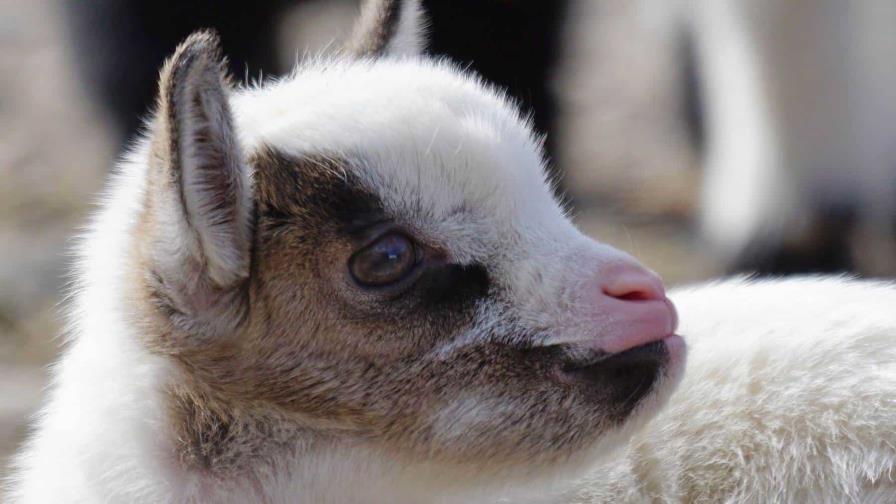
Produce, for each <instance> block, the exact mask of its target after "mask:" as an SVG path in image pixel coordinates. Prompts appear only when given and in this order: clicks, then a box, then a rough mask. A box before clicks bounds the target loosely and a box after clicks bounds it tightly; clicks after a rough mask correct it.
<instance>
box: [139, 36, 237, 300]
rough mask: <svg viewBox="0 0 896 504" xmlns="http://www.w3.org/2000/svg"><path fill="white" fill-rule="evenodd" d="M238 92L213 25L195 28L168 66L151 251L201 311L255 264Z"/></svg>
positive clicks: (152, 189)
mask: <svg viewBox="0 0 896 504" xmlns="http://www.w3.org/2000/svg"><path fill="white" fill-rule="evenodd" d="M229 92H230V84H229V80H228V78H227V75H226V73H225V71H224V60H223V58H222V57H221V49H220V42H219V40H218V37H217V36H216V35H215V34H214V33H212V32H197V33H194V34H193V35H191V36H189V37H188V38H187V39H186V41H184V42H183V43H182V44H181V45H180V46H179V47H178V48H177V50H176V51H175V53H174V55H173V56H172V57H171V58H170V59H169V60H168V61H167V62H166V63H165V66H164V67H163V69H162V74H161V79H160V83H159V99H158V110H157V113H156V116H155V118H154V119H155V121H154V123H153V124H152V128H153V129H152V138H151V152H150V161H149V173H148V177H149V180H148V194H147V209H146V210H147V213H146V215H147V220H148V223H147V226H146V236H145V238H144V239H143V240H142V242H143V257H144V258H145V259H146V260H147V261H148V263H149V268H150V269H151V273H152V277H153V278H156V279H157V282H158V283H159V285H158V286H157V288H158V289H161V290H163V291H164V292H163V293H162V294H164V297H165V299H168V300H170V301H171V303H172V304H175V305H176V306H174V307H173V308H176V310H177V312H179V313H185V314H193V315H198V314H200V313H201V312H202V311H203V310H204V309H207V308H208V307H209V306H211V305H213V304H215V303H216V302H217V301H216V300H217V299H218V298H220V297H221V296H220V294H221V293H222V292H225V291H227V290H229V289H234V288H235V287H236V286H237V285H240V284H242V283H243V282H242V280H244V279H245V278H246V277H247V276H248V274H249V262H250V257H249V255H250V242H251V233H252V230H251V227H252V226H251V213H252V196H251V191H252V189H251V182H250V175H249V173H248V168H247V166H246V163H245V162H244V156H243V152H242V149H241V148H240V146H239V144H238V139H237V136H236V130H235V128H234V124H233V117H232V115H231V112H230V104H229V101H228V94H229Z"/></svg>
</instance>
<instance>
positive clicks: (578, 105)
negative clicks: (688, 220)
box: [561, 0, 896, 275]
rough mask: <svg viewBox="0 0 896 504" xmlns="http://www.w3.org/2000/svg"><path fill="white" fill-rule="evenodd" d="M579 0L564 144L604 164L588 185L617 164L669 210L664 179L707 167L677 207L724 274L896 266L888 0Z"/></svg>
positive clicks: (574, 154)
mask: <svg viewBox="0 0 896 504" xmlns="http://www.w3.org/2000/svg"><path fill="white" fill-rule="evenodd" d="M575 9H576V11H574V13H573V15H572V19H573V21H572V23H573V26H572V27H571V30H572V31H571V33H570V35H569V36H568V37H567V41H568V43H569V46H570V50H571V54H570V56H569V57H568V59H567V66H569V67H570V68H569V71H570V73H571V77H569V81H570V85H571V87H572V88H573V91H572V92H571V93H570V95H571V98H570V103H568V104H567V105H566V107H565V111H564V114H563V115H564V117H566V118H569V124H568V125H566V131H565V135H566V136H567V137H568V138H567V139H566V141H565V144H564V145H565V147H564V148H563V149H561V152H562V154H563V155H564V157H565V159H566V160H568V161H569V163H568V164H570V165H573V166H579V165H581V166H583V168H580V171H582V172H587V171H589V170H590V171H594V172H604V173H608V174H609V175H605V176H604V177H603V178H597V180H598V181H599V182H600V184H590V187H600V186H601V184H605V181H606V180H607V179H609V178H611V177H618V175H617V174H618V173H626V177H628V178H630V179H631V181H630V182H629V190H628V192H629V193H630V195H631V197H630V198H629V199H630V200H635V201H637V202H641V201H644V200H649V201H650V203H651V204H653V205H657V204H660V208H659V213H660V214H669V213H674V212H676V210H677V209H676V208H675V207H674V206H672V207H670V206H669V205H666V206H662V201H663V191H667V192H668V191H669V189H670V187H675V181H676V180H692V179H693V180H695V181H696V180H698V179H700V178H702V184H701V185H702V190H701V192H700V194H699V195H698V194H695V195H693V200H694V201H695V202H696V205H695V207H694V208H693V210H690V209H689V210H686V213H690V212H691V211H693V213H695V214H696V216H695V219H696V221H697V222H698V223H699V229H700V233H701V234H702V236H703V237H704V239H705V240H706V242H707V244H708V245H709V246H710V247H711V248H712V249H713V251H714V252H715V254H716V255H717V256H718V257H719V259H720V260H721V261H722V262H723V264H724V267H725V269H727V270H728V271H730V272H760V273H766V274H786V273H797V272H833V271H855V272H859V273H862V274H867V275H877V274H890V275H892V274H896V244H894V237H896V127H894V124H896V63H894V61H896V60H894V59H893V54H896V30H893V29H892V23H893V20H896V3H894V2H892V1H889V0H868V1H863V2H809V1H796V2H775V1H768V0H759V1H753V0H720V1H715V0H705V1H704V0H683V1H677V2H665V1H656V0H641V1H638V2H625V1H617V0H598V1H595V2H582V3H579V4H576V6H575ZM595 10H597V11H598V14H597V15H593V12H594V11H595ZM595 18H597V19H598V20H599V23H600V25H599V26H598V27H597V28H595V27H592V26H577V25H576V24H575V19H595ZM584 61H592V62H593V63H594V64H593V65H591V66H585V65H583V62H584ZM633 138H637V142H633V141H632V139H633ZM701 165H702V170H699V169H698V168H697V166H701ZM584 166H587V168H584ZM692 173H693V174H696V175H697V176H696V177H695V176H693V175H692ZM670 174H671V177H670ZM580 177H582V178H583V179H587V178H586V177H585V176H584V175H582V176H580ZM593 177H599V176H593ZM670 180H672V181H673V182H672V183H669V181H670ZM583 185H585V186H586V190H587V187H588V186H589V185H588V184H581V183H573V184H571V187H573V192H574V196H575V195H576V194H575V193H576V192H577V191H581V190H582V186H583ZM695 185H696V184H695ZM657 186H659V187H657ZM608 192H609V193H611V194H608V195H607V194H602V195H600V196H603V197H609V198H614V197H618V195H620V194H624V193H625V192H626V191H620V190H618V188H612V189H610V191H608ZM657 202H660V203H657ZM626 203H630V202H629V201H626Z"/></svg>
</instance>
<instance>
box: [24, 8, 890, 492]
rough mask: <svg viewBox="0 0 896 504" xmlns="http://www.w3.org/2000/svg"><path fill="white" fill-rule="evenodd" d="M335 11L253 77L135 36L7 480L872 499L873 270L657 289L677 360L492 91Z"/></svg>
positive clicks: (635, 274)
mask: <svg viewBox="0 0 896 504" xmlns="http://www.w3.org/2000/svg"><path fill="white" fill-rule="evenodd" d="M365 9H366V10H365V13H364V15H363V16H362V19H361V21H360V23H359V24H358V28H357V29H356V32H355V35H354V37H353V38H352V40H351V41H350V42H349V44H348V46H347V47H348V49H347V50H346V52H345V54H344V55H343V56H341V57H336V58H333V59H328V60H320V61H313V62H309V63H306V64H303V65H302V66H300V67H299V68H298V69H296V71H295V73H294V74H293V75H291V76H290V77H288V78H285V79H283V80H280V81H277V82H271V83H268V84H264V85H261V86H259V87H254V88H249V89H233V88H232V87H231V86H230V84H229V82H228V80H227V78H226V77H225V76H224V75H223V72H222V68H221V55H220V54H219V49H218V42H217V40H216V38H215V37H214V36H213V35H212V34H209V33H199V34H196V35H193V36H191V37H190V38H188V39H187V41H186V42H185V43H184V44H183V45H181V46H180V47H179V48H178V50H177V51H176V53H175V54H174V56H173V57H172V58H171V59H170V60H169V61H168V63H167V64H166V65H165V68H164V69H163V72H162V78H161V82H160V90H159V101H158V107H157V109H156V110H155V112H154V116H153V118H152V121H151V128H150V129H149V130H148V132H147V134H146V136H145V138H143V139H142V140H141V141H140V142H139V143H138V144H137V146H136V147H135V149H134V150H133V152H131V153H130V154H129V155H128V157H127V159H126V161H124V162H123V163H122V164H121V166H120V167H119V171H118V172H117V174H116V175H115V176H114V177H113V179H112V181H111V183H110V186H109V190H108V194H107V197H106V200H105V203H104V206H103V209H102V211H101V212H100V213H99V214H98V215H97V216H96V218H95V219H94V221H93V225H92V228H91V231H90V232H89V233H88V234H87V235H86V236H85V237H84V240H83V242H82V244H81V246H80V257H81V260H80V262H79V264H78V266H77V274H78V285H77V293H76V295H75V299H74V305H73V307H72V312H71V328H70V336H69V341H68V344H67V346H66V348H65V350H64V352H63V356H62V357H61V360H60V361H59V363H58V364H57V365H56V366H55V368H54V373H53V374H54V378H53V384H52V387H51V390H50V391H49V394H48V398H47V402H46V404H45V406H44V407H43V409H42V411H41V413H40V414H39V417H38V418H37V419H36V424H35V430H34V432H33V434H32V435H31V437H30V439H29V440H28V441H27V443H26V445H25V446H24V447H23V450H22V452H21V453H20V454H19V455H18V457H17V459H16V462H15V466H14V468H13V472H12V476H11V478H10V480H9V483H10V485H9V494H8V499H9V500H8V502H13V503H44V502H87V503H98V502H234V503H245V502H270V503H295V502H301V503H327V502H329V503H368V502H370V503H420V502H442V503H446V502H464V503H467V502H501V501H504V502H564V501H571V500H575V499H578V500H583V499H584V501H586V502H623V501H625V500H629V501H633V502H640V501H642V500H648V499H649V500H654V501H660V502H662V501H667V502H676V501H694V502H700V501H704V502H724V501H727V502H757V501H758V502H785V501H793V500H803V499H802V498H803V497H805V498H806V500H808V501H813V502H822V501H824V500H825V499H828V500H829V501H831V502H843V501H844V500H846V499H850V498H851V499H854V500H855V501H857V502H870V501H871V498H872V496H875V497H876V498H879V501H880V502H883V501H885V500H888V501H892V500H893V498H894V496H896V485H894V482H893V480H892V476H893V474H892V470H893V469H892V465H893V461H894V460H896V452H894V446H896V404H894V400H893V394H892V391H893V390H896V387H894V385H896V383H894V382H896V349H894V346H893V345H892V344H891V341H892V339H893V338H894V337H896V315H894V313H893V310H892V307H893V306H896V288H894V286H892V285H886V284H875V283H859V282H853V281H847V280H835V279H828V280H824V279H806V280H799V281H788V282H771V283H763V284H758V285H751V284H749V283H748V282H731V283H724V284H719V285H709V286H705V287H700V288H695V289H693V290H686V291H682V292H680V293H678V294H674V295H673V296H672V297H673V298H674V300H675V302H676V303H678V304H679V307H680V312H681V317H682V323H681V330H680V331H678V333H680V334H682V335H683V336H684V337H685V339H686V340H688V341H689V342H690V345H691V350H690V357H689V359H690V364H689V365H687V366H686V365H685V344H684V341H683V339H682V338H681V337H680V336H677V335H676V324H677V321H676V315H675V310H674V308H673V306H672V304H671V302H670V301H669V300H668V299H667V297H666V294H665V292H664V290H663V286H662V283H661V282H660V280H659V279H658V278H657V277H656V276H655V275H654V274H652V273H651V272H650V271H648V270H646V269H644V268H643V267H642V266H640V265H639V264H638V263H637V262H636V261H635V260H634V259H632V258H631V257H629V256H628V255H626V254H624V253H622V252H619V251H616V250H613V249H612V248H610V247H607V246H605V245H601V244H599V243H597V242H594V241H593V240H591V239H589V238H587V237H585V236H583V235H582V234H581V233H579V232H578V231H577V230H576V229H575V228H574V227H573V226H572V224H571V223H570V221H569V219H568V218H567V217H566V215H565V214H564V212H563V210H562V209H561V207H560V206H559V205H558V204H557V202H556V201H555V200H554V198H553V196H552V193H551V190H550V188H549V186H548V184H547V183H546V182H545V177H544V174H543V160H542V155H541V148H540V143H539V140H538V138H535V137H534V136H533V134H532V132H531V130H530V128H529V126H528V124H527V123H526V121H525V120H524V119H523V118H522V116H521V115H520V113H519V111H518V110H517V109H516V108H515V107H514V106H513V105H512V104H511V103H508V100H506V99H505V97H504V96H503V95H502V94H501V93H500V92H499V91H498V90H495V89H493V88H490V87H488V86H486V85H484V84H483V83H482V82H480V81H479V80H478V79H477V78H476V77H474V76H471V75H468V74H465V73H464V72H462V71H460V70H458V69H457V68H456V67H454V66H452V65H450V64H448V63H445V62H436V61H432V60H429V59H427V58H426V57H424V56H421V55H420V48H421V47H422V45H423V44H422V39H421V30H420V28H419V27H420V26H421V25H420V16H421V12H420V10H419V7H418V5H417V4H416V3H415V2H411V1H409V2H404V3H399V2H390V1H381V2H369V3H368V4H366V6H365ZM682 376H684V382H683V383H684V386H683V387H680V388H679V389H678V392H676V393H675V394H673V393H672V392H673V390H674V388H675V385H676V384H677V383H678V382H679V381H680V380H681V379H682ZM670 396H671V403H670V404H668V405H667V406H666V407H665V408H663V405H664V404H666V403H667V402H669V401H670ZM658 412H659V416H657V414H658ZM651 418H653V420H652V421H651ZM645 424H646V425H647V427H646V429H641V428H642V427H644V426H645ZM639 429H641V430H639ZM816 497H817V499H816Z"/></svg>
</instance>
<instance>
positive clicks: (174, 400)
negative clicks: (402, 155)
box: [137, 149, 630, 474]
mask: <svg viewBox="0 0 896 504" xmlns="http://www.w3.org/2000/svg"><path fill="white" fill-rule="evenodd" d="M252 163H253V166H254V173H255V188H256V198H257V200H256V202H255V207H256V208H257V215H256V222H255V240H254V245H253V250H254V252H253V256H252V267H251V275H250V278H249V280H248V284H247V286H246V287H245V289H244V292H245V306H247V313H246V315H245V316H244V317H242V318H241V320H242V322H241V323H240V324H239V325H238V326H237V327H236V328H235V330H234V331H233V332H232V333H231V334H228V335H224V336H219V337H216V338H214V339H201V340H200V341H201V343H191V342H190V341H191V335H190V334H184V333H183V330H182V327H185V326H183V325H180V326H179V325H178V324H173V323H172V322H171V319H172V312H171V311H170V310H167V309H165V307H164V300H163V298H160V297H159V295H158V290H157V289H158V288H159V286H158V285H157V284H155V283H153V282H151V281H149V282H146V281H144V282H143V283H142V285H141V287H140V293H139V297H141V298H142V299H143V300H144V302H142V303H137V305H138V306H144V307H146V308H148V309H146V310H144V311H142V312H140V313H139V314H137V317H138V318H139V319H140V320H142V321H143V327H145V333H146V334H150V335H154V338H155V339H151V340H150V341H149V342H148V343H149V345H150V346H151V347H152V348H154V349H155V351H157V352H162V353H164V354H166V355H169V356H170V357H171V358H172V359H173V361H174V362H175V363H176V364H177V368H178V369H179V371H180V373H182V375H181V376H179V377H178V378H177V379H176V380H174V382H175V383H177V385H176V386H175V387H173V388H172V389H171V390H170V397H171V406H170V410H171V413H172V421H173V423H174V430H175V432H178V433H179V435H178V440H179V443H180V444H179V451H180V453H181V455H180V458H181V460H182V461H183V462H184V463H185V464H187V465H188V466H194V467H198V468H202V469H203V470H205V471H211V472H212V473H215V474H228V473H229V472H230V471H232V470H234V469H235V468H238V467H251V466H252V465H251V464H252V463H258V461H259V459H261V460H264V459H265V458H268V457H271V456H273V454H275V453H281V452H282V451H283V450H286V451H291V450H295V449H299V448H296V447H297V446H298V447H303V448H302V449H312V448H310V447H311V446H315V443H316V442H319V441H320V440H321V439H330V440H331V441H332V440H335V442H340V441H339V440H341V442H346V443H362V444H365V445H367V446H371V447H381V448H382V449H386V448H384V447H389V448H387V449H388V450H389V451H393V452H395V453H396V456H398V455H401V454H403V456H407V457H411V458H412V459H418V458H419V459H426V460H430V461H440V460H441V461H443V462H446V463H447V462H451V463H458V464H466V465H468V466H469V465H470V464H472V465H477V464H482V465H483V467H489V468H491V469H496V468H500V467H506V466H514V465H517V464H519V465H530V464H532V463H533V462H535V461H538V460H541V461H543V462H547V461H550V460H555V459H557V458H566V457H568V456H569V455H570V454H571V453H573V452H574V451H576V450H578V449H580V448H582V447H585V446H588V445H590V444H592V443H593V442H594V441H595V440H596V439H599V438H600V437H601V436H602V435H603V434H604V433H605V432H606V431H607V430H609V429H614V428H615V427H616V426H617V425H619V423H621V422H624V421H625V420H626V419H627V418H628V416H629V414H630V411H629V410H627V409H624V408H623V409H616V408H617V407H618V406H619V405H614V404H616V403H614V402H612V401H610V400H609V399H608V398H601V397H602V396H601V394H602V392H601V391H599V390H597V391H590V392H588V393H583V391H582V390H580V389H578V388H576V387H572V386H570V385H567V384H564V383H562V382H561V381H559V380H558V379H557V378H556V376H555V373H556V367H555V363H556V358H557V356H558V354H557V350H555V349H530V348H527V347H525V345H520V343H519V341H520V339H521V338H520V336H521V335H520V334H519V333H518V332H517V331H521V330H523V329H521V326H520V325H519V324H518V323H517V322H516V321H515V320H514V316H513V315H512V310H508V309H505V308H502V306H503V305H504V304H505V303H506V301H504V300H503V299H502V294H501V290H500V288H498V287H495V286H494V285H493V286H492V287H490V288H489V290H488V292H487V293H485V292H482V293H481V294H480V295H482V296H483V297H480V298H478V299H479V300H478V301H475V299H477V298H476V297H475V296H472V297H471V299H473V301H472V302H471V301H470V300H465V301H458V303H460V304H452V303H454V302H455V301H454V300H451V299H448V300H447V301H446V300H440V302H443V303H448V304H447V305H444V306H442V305H439V304H438V303H433V302H430V301H429V300H424V298H419V299H418V298H415V297H413V296H405V297H404V298H402V299H400V300H389V301H385V300H383V299H381V298H379V297H377V296H375V295H371V294H369V293H366V292H364V291H362V290H360V289H359V288H358V287H357V286H356V285H354V284H352V283H351V281H350V279H349V278H348V276H347V272H346V263H347V261H348V258H349V257H350V255H351V254H352V253H353V251H354V250H355V248H356V247H357V243H356V242H355V241H354V239H353V238H352V237H351V235H350V234H347V232H346V231H345V228H346V227H347V226H348V227H351V225H353V224H354V221H353V219H354V218H356V217H358V216H371V215H372V216H378V215H380V212H383V209H382V207H381V206H380V205H379V203H378V201H377V197H376V195H375V194H373V193H372V192H371V191H370V190H369V189H367V188H365V187H364V186H363V184H362V183H361V182H360V179H358V178H357V177H356V176H355V175H354V173H353V170H357V169H358V168H357V167H356V165H357V164H356V163H352V162H350V161H348V160H338V159H333V158H332V157H317V158H302V159H297V158H291V157H289V156H285V155H283V154H280V153H277V152H276V151H274V150H271V149H262V150H261V151H260V152H259V153H258V154H257V155H255V156H254V157H253V158H252ZM383 217H389V216H387V215H385V214H384V215H383ZM443 246H446V247H447V246H448V245H447V244H444V245H443ZM148 278H152V277H151V275H150V276H149V277H148ZM224 294H226V293H224ZM222 299H228V298H227V297H226V296H225V297H223V298H222ZM233 299H234V301H228V302H235V303H236V306H241V303H242V301H240V299H243V298H241V297H236V298H233ZM501 312H504V313H505V315H504V316H503V317H502V318H501V319H500V320H499V321H498V322H497V323H496V322H495V321H494V320H490V321H489V322H486V321H485V319H484V318H483V314H485V313H488V314H490V315H491V316H493V315H494V314H495V313H501ZM457 339H467V340H469V341H470V342H469V343H468V344H465V345H463V346H461V347H458V348H456V349H455V350H453V351H451V352H449V353H447V354H445V353H443V352H441V351H437V349H441V348H443V347H444V343H446V342H451V341H453V340H457ZM172 342H185V343H174V344H172ZM608 401H609V402H608ZM533 433H538V434H537V435H533ZM395 450H397V451H395ZM250 461H254V462H252V463H249V462H250Z"/></svg>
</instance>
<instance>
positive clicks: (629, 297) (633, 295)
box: [610, 291, 653, 301]
mask: <svg viewBox="0 0 896 504" xmlns="http://www.w3.org/2000/svg"><path fill="white" fill-rule="evenodd" d="M610 295H611V296H612V294H610ZM613 297H614V298H616V299H621V300H623V301H649V300H651V299H653V298H652V297H650V294H648V293H646V292H644V291H632V292H629V293H627V294H623V295H621V296H613Z"/></svg>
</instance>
